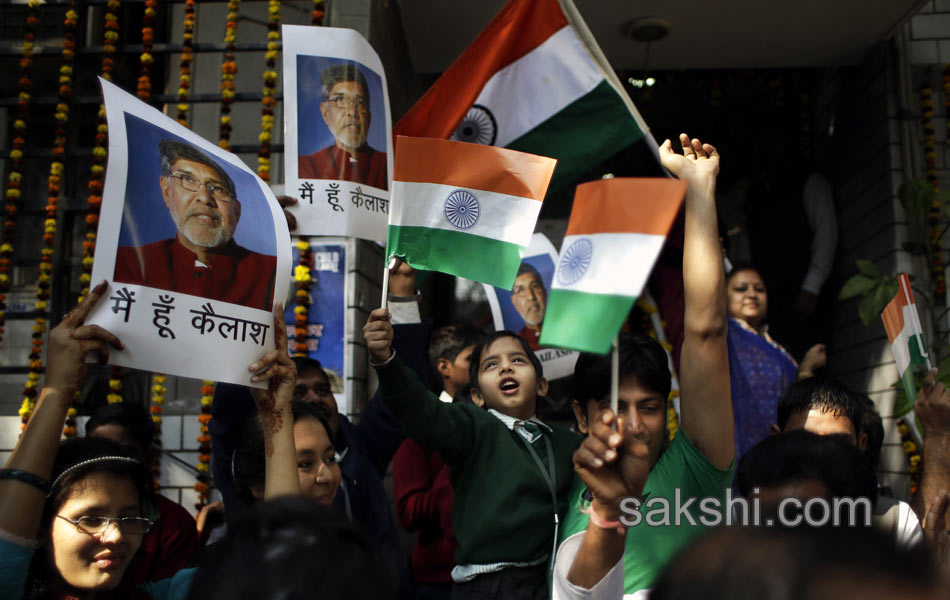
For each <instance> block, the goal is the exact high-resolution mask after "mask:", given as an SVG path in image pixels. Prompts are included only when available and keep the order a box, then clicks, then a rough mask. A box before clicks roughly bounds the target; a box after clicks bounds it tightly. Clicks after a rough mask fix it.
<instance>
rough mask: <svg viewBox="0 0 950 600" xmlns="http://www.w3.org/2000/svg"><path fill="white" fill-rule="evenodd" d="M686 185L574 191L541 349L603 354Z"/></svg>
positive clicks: (667, 182)
mask: <svg viewBox="0 0 950 600" xmlns="http://www.w3.org/2000/svg"><path fill="white" fill-rule="evenodd" d="M685 193H686V183H685V182H683V181H679V180H675V179H639V178H638V179H632V178H631V179H619V178H618V179H603V180H600V181H593V182H590V183H585V184H583V185H580V186H578V187H577V193H576V194H575V196H574V208H573V210H572V211H571V219H570V222H569V223H568V225H567V233H566V235H565V237H564V243H563V244H562V245H561V253H560V255H559V257H558V264H557V267H556V270H555V274H554V283H553V284H552V286H551V295H550V298H548V308H547V313H546V314H545V317H544V325H543V326H542V327H541V339H540V343H541V345H542V346H560V347H563V348H572V349H574V350H582V351H585V352H597V353H600V354H606V353H607V351H608V350H610V344H611V343H612V342H613V339H614V336H616V335H617V332H619V331H620V327H621V325H623V322H624V320H625V319H626V318H627V313H629V312H630V307H631V306H633V303H634V301H635V300H636V299H637V296H639V295H640V293H641V292H642V291H643V286H644V285H645V284H646V281H647V277H649V275H650V271H652V270H653V264H654V263H655V262H656V259H657V257H658V256H659V254H660V250H661V249H662V248H663V244H664V243H665V242H666V234H667V233H668V232H669V230H670V226H671V225H672V224H673V219H674V218H675V217H676V213H677V212H679V208H680V205H681V204H682V202H683V196H684V194H685Z"/></svg>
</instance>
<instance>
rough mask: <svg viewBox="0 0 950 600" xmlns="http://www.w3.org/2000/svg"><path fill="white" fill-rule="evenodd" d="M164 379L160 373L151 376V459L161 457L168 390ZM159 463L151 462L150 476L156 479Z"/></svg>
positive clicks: (158, 472)
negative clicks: (153, 425)
mask: <svg viewBox="0 0 950 600" xmlns="http://www.w3.org/2000/svg"><path fill="white" fill-rule="evenodd" d="M166 381H167V379H166V377H165V376H164V375H162V374H161V373H155V374H154V375H153V376H152V406H150V407H149V411H150V412H151V413H152V423H154V424H155V436H154V437H153V438H152V448H151V455H152V456H153V457H158V456H161V453H162V407H163V406H164V405H165V393H166V392H168V389H167V388H166V387H165V382H166ZM160 469H161V467H160V463H159V461H158V460H153V461H152V475H153V476H154V477H155V479H158V477H159V474H160Z"/></svg>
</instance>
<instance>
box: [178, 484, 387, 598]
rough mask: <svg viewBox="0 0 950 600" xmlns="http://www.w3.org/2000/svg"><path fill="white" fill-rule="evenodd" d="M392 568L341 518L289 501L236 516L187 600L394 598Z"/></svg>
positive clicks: (300, 499) (305, 501)
mask: <svg viewBox="0 0 950 600" xmlns="http://www.w3.org/2000/svg"><path fill="white" fill-rule="evenodd" d="M390 566H391V565H390V561H388V560H387V558H386V557H385V556H384V555H383V554H382V552H381V551H380V549H379V547H378V545H377V544H376V543H374V542H373V540H371V539H370V538H369V536H367V535H366V534H365V533H364V532H363V531H362V529H360V528H359V527H358V526H357V525H355V524H354V523H352V522H351V521H350V520H349V519H347V518H346V517H345V516H344V515H343V514H342V513H340V512H338V511H337V510H335V509H333V508H331V507H327V506H323V505H321V504H320V503H318V502H317V501H315V500H313V499H311V498H307V497H305V496H285V497H282V498H277V499H275V500H269V501H267V502H263V503H261V504H258V505H256V506H253V507H251V508H246V509H242V510H241V511H239V512H238V513H237V514H235V516H234V519H233V520H232V521H231V523H230V524H229V525H228V532H227V534H226V535H225V536H224V538H223V539H222V540H221V541H220V542H219V543H217V544H215V545H213V546H212V547H210V548H209V549H208V553H207V555H206V556H205V559H204V560H203V561H202V563H201V566H200V567H199V568H198V572H197V573H196V574H195V578H194V580H193V581H192V584H191V590H190V592H189V595H188V598H189V599H193V600H225V599H227V600H231V599H232V598H255V599H259V600H278V599H280V600H298V599H299V600H303V599H305V598H320V599H321V600H344V599H346V600H351V599H355V600H363V599H366V600H370V599H373V600H375V599H377V598H395V597H396V586H395V583H394V582H395V577H394V574H395V572H394V569H393V568H390ZM393 567H394V566H393Z"/></svg>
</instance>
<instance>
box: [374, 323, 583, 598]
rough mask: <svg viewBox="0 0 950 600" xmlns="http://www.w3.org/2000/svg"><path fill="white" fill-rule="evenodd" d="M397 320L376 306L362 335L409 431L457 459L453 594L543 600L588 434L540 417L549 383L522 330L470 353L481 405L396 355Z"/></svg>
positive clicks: (390, 402)
mask: <svg viewBox="0 0 950 600" xmlns="http://www.w3.org/2000/svg"><path fill="white" fill-rule="evenodd" d="M389 319H390V314H389V311H388V310H386V309H384V308H380V309H376V310H374V311H373V312H372V313H370V316H369V320H368V321H367V322H366V325H365V326H364V327H363V336H364V338H365V339H366V345H367V348H368V349H369V353H370V364H371V365H373V367H375V368H376V373H377V375H378V376H379V390H380V394H381V396H382V399H383V402H384V403H385V404H386V406H387V407H388V408H389V410H391V411H392V413H393V415H395V417H396V420H397V421H398V422H399V423H400V425H401V426H402V428H403V430H404V431H405V432H406V435H407V436H408V437H409V438H410V439H412V440H414V441H416V442H417V443H419V444H420V445H422V446H424V447H427V448H430V449H432V450H436V451H438V452H439V455H440V456H441V457H442V460H443V461H445V463H446V464H447V465H448V466H449V469H450V473H451V480H452V487H453V488H454V489H455V501H454V503H453V506H452V524H453V527H454V528H455V536H456V538H457V539H458V544H459V546H458V550H457V551H456V553H455V561H456V564H457V565H458V566H456V567H455V569H454V570H453V571H452V579H453V580H454V582H455V584H454V586H453V589H452V598H453V599H465V598H508V597H519V598H521V597H523V598H534V599H537V600H545V599H546V598H547V597H548V587H547V580H548V578H547V565H548V559H549V558H550V557H551V556H552V553H553V548H554V543H555V540H556V538H557V526H558V525H557V524H558V522H559V520H560V516H561V514H562V513H563V512H564V510H565V508H566V499H567V493H568V490H569V487H570V483H571V480H572V468H571V456H572V455H573V453H574V450H575V449H576V448H577V446H578V445H579V444H580V437H579V436H577V435H576V434H574V433H572V432H570V431H567V430H566V429H561V428H553V427H550V426H548V425H546V424H545V423H542V422H541V421H540V420H538V418H537V417H536V416H535V409H536V408H537V403H538V398H539V397H541V396H544V395H545V394H546V393H547V388H548V384H547V381H546V380H545V379H544V377H543V373H542V369H541V363H540V361H539V360H538V359H537V357H536V356H535V355H534V352H532V350H531V348H530V347H529V346H528V344H527V343H526V342H525V341H524V340H523V339H522V338H520V337H518V335H516V334H515V333H512V332H510V331H499V332H496V333H494V334H492V335H491V336H490V337H489V338H488V339H487V340H485V341H484V342H483V343H481V344H480V345H478V346H477V347H476V348H475V350H474V352H472V358H471V366H470V374H471V381H472V382H473V383H475V384H476V385H475V387H474V388H473V389H472V400H473V401H474V402H475V405H471V404H446V403H444V402H440V401H439V400H438V398H436V396H435V395H434V394H432V392H430V391H429V390H428V389H426V388H425V387H424V386H423V385H422V384H421V383H420V382H419V380H418V378H417V377H416V375H415V373H413V372H412V371H411V370H409V369H408V368H407V367H406V366H405V365H403V364H402V362H401V361H400V360H399V358H398V357H397V356H396V355H395V353H394V352H393V350H392V348H391V345H392V339H393V330H392V326H391V325H390V323H389Z"/></svg>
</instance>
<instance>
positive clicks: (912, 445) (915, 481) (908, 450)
mask: <svg viewBox="0 0 950 600" xmlns="http://www.w3.org/2000/svg"><path fill="white" fill-rule="evenodd" d="M897 432H898V433H899V434H900V436H901V446H903V448H904V455H905V456H906V457H907V470H908V472H909V473H910V495H911V496H914V495H916V494H917V490H919V489H920V479H921V476H922V475H923V470H924V459H923V456H921V454H920V448H918V447H917V442H915V441H914V438H913V436H912V435H911V433H910V427H908V425H907V421H906V420H905V419H900V420H898V421H897Z"/></svg>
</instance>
